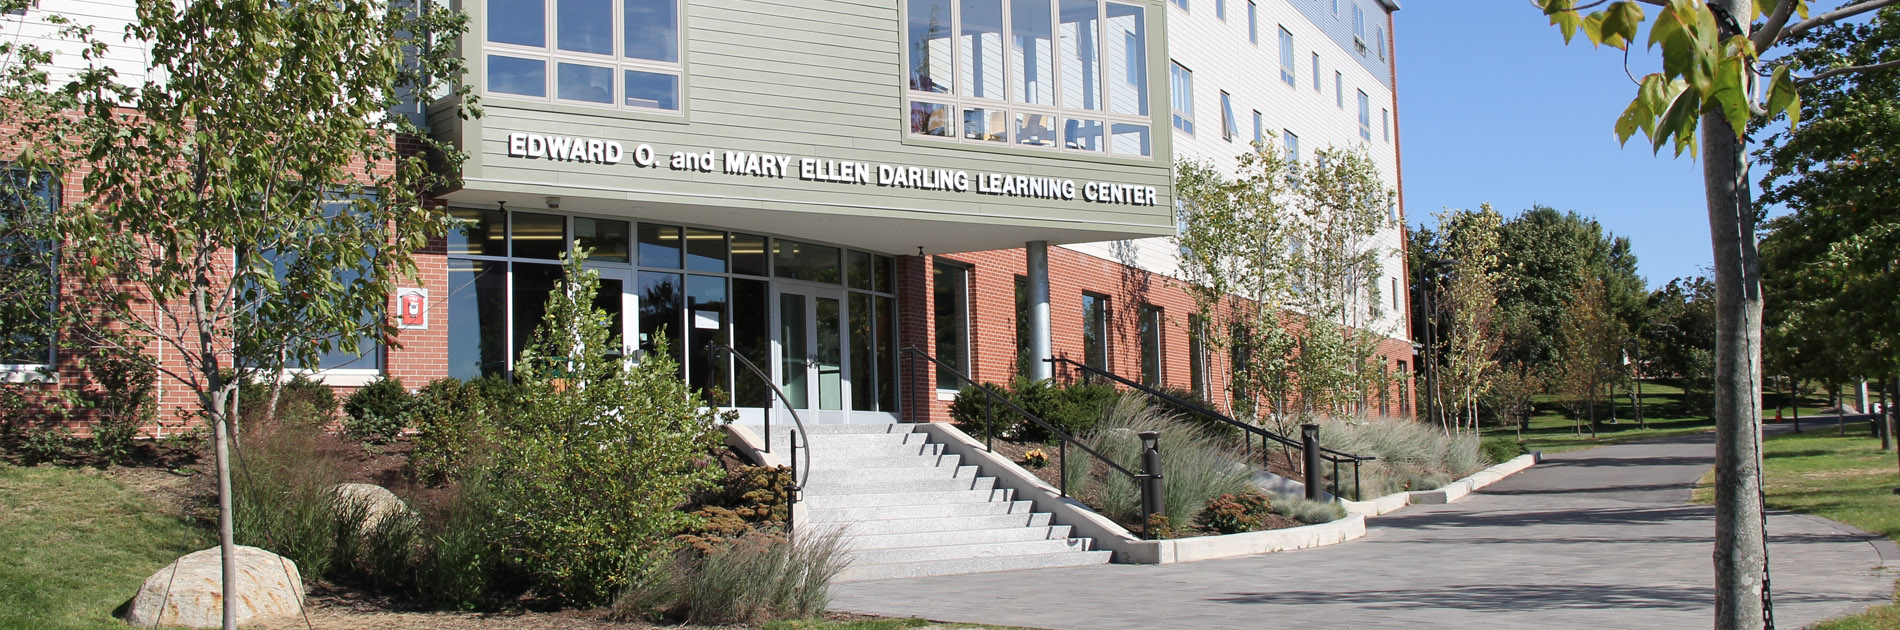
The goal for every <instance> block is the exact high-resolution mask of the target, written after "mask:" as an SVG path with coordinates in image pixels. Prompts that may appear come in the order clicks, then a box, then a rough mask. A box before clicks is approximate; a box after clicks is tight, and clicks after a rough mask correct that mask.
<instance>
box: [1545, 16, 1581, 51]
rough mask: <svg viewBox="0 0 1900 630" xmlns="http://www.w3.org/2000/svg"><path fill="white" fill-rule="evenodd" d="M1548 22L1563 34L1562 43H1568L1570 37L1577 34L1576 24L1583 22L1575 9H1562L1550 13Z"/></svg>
mask: <svg viewBox="0 0 1900 630" xmlns="http://www.w3.org/2000/svg"><path fill="white" fill-rule="evenodd" d="M1550 23H1551V25H1553V26H1556V27H1557V30H1558V31H1559V32H1562V33H1563V34H1564V44H1565V45H1569V44H1570V39H1571V38H1573V37H1576V36H1577V26H1578V25H1579V24H1582V23H1583V18H1581V17H1578V16H1577V12H1576V11H1562V12H1558V13H1551V14H1550Z"/></svg>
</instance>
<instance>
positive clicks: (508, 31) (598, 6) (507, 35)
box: [483, 0, 681, 112]
mask: <svg viewBox="0 0 1900 630" xmlns="http://www.w3.org/2000/svg"><path fill="white" fill-rule="evenodd" d="M679 3H680V0H489V1H488V3H487V5H486V6H487V9H488V13H487V15H486V16H485V21H486V23H487V25H488V26H487V29H488V32H487V38H486V41H487V45H486V46H485V47H484V49H485V51H486V53H487V54H486V55H485V59H484V62H485V64H486V70H485V71H484V73H483V76H485V77H486V80H487V83H486V85H487V90H488V92H489V93H490V94H506V95H509V96H512V97H525V98H534V99H543V100H552V101H556V102H562V103H574V104H579V105H590V106H595V107H608V108H615V109H626V110H634V111H668V112H677V111H680V109H681V103H680V100H681V99H680V76H681V66H680V10H679V9H680V7H679Z"/></svg>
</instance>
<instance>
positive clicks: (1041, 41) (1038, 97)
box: [1009, 0, 1056, 105]
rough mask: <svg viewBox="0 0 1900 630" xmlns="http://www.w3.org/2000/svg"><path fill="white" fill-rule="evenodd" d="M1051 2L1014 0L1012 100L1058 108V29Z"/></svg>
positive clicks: (1011, 6) (1011, 14)
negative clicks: (1055, 105)
mask: <svg viewBox="0 0 1900 630" xmlns="http://www.w3.org/2000/svg"><path fill="white" fill-rule="evenodd" d="M1049 19H1050V12H1049V0H1010V3H1009V31H1010V33H1009V35H1010V38H1009V39H1010V47H1009V64H1010V68H1011V69H1012V70H1013V72H1011V73H1010V81H1009V85H1010V90H1009V93H1010V98H1012V99H1014V100H1015V101H1016V102H1018V103H1029V104H1032V105H1054V104H1055V103H1056V95H1055V86H1056V82H1055V79H1056V77H1055V30H1054V28H1053V25H1052V24H1050V23H1049Z"/></svg>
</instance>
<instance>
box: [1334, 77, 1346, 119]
mask: <svg viewBox="0 0 1900 630" xmlns="http://www.w3.org/2000/svg"><path fill="white" fill-rule="evenodd" d="M1333 106H1334V107H1338V108H1340V109H1345V108H1346V75H1345V73H1343V72H1339V71H1337V70H1335V71H1333Z"/></svg>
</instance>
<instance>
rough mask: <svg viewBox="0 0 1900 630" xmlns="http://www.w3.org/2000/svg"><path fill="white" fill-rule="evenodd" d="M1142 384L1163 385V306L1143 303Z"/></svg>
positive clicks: (1141, 333) (1141, 331) (1141, 332)
mask: <svg viewBox="0 0 1900 630" xmlns="http://www.w3.org/2000/svg"><path fill="white" fill-rule="evenodd" d="M1140 324H1141V330H1140V331H1138V332H1139V333H1140V335H1141V384H1143V385H1149V386H1160V385H1161V356H1162V355H1161V350H1162V348H1161V307H1159V306H1152V305H1148V304H1143V305H1141V322H1140Z"/></svg>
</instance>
